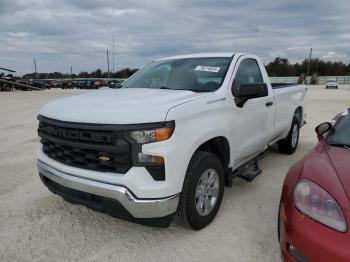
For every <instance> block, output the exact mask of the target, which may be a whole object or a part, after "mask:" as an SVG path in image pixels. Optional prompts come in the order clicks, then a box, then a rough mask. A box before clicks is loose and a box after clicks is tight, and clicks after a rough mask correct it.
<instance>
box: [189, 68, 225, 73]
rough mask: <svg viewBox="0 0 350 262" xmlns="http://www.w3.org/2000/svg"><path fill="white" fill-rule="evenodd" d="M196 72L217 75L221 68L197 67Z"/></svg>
mask: <svg viewBox="0 0 350 262" xmlns="http://www.w3.org/2000/svg"><path fill="white" fill-rule="evenodd" d="M194 70H195V71H203V72H212V73H217V72H219V71H220V67H219V66H197V67H196V68H195V69H194Z"/></svg>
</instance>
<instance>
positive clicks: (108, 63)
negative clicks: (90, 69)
mask: <svg viewBox="0 0 350 262" xmlns="http://www.w3.org/2000/svg"><path fill="white" fill-rule="evenodd" d="M107 71H108V78H109V55H108V49H107Z"/></svg>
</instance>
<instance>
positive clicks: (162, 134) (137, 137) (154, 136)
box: [130, 127, 174, 144]
mask: <svg viewBox="0 0 350 262" xmlns="http://www.w3.org/2000/svg"><path fill="white" fill-rule="evenodd" d="M173 132H174V128H173V127H162V128H157V129H152V130H136V131H131V132H130V138H131V139H132V140H133V141H134V142H136V143H138V144H146V143H153V142H159V141H164V140H167V139H169V138H170V137H171V135H172V134H173Z"/></svg>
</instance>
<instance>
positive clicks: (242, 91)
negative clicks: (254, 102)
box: [231, 83, 269, 107]
mask: <svg viewBox="0 0 350 262" xmlns="http://www.w3.org/2000/svg"><path fill="white" fill-rule="evenodd" d="M231 91H232V94H233V96H234V97H235V102H236V105H237V106H238V107H243V105H244V104H245V102H247V101H248V100H249V99H253V98H258V97H264V96H267V95H268V93H269V92H268V89H267V85H266V84H265V83H249V84H241V85H240V86H238V87H237V86H236V85H235V83H233V85H232V89H231Z"/></svg>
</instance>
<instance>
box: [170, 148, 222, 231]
mask: <svg viewBox="0 0 350 262" xmlns="http://www.w3.org/2000/svg"><path fill="white" fill-rule="evenodd" d="M223 193H224V169H223V167H222V164H221V161H220V160H219V158H218V157H217V156H216V155H214V154H212V153H209V152H204V151H198V152H196V153H195V154H194V156H193V157H192V160H191V162H190V164H189V167H188V170H187V174H186V177H185V181H184V185H183V189H182V193H181V197H180V203H179V207H178V211H177V220H178V222H179V223H180V224H182V225H185V226H188V227H191V228H193V229H196V230H199V229H202V228H204V227H206V226H207V225H208V224H210V222H211V221H212V220H213V219H214V218H215V216H216V214H217V212H218V210H219V207H220V204H221V200H222V196H223Z"/></svg>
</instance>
